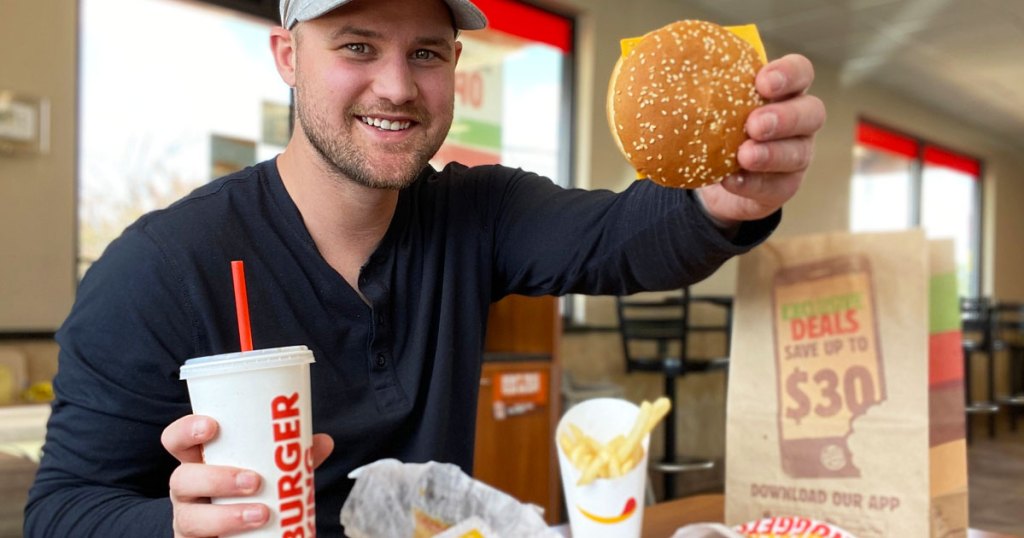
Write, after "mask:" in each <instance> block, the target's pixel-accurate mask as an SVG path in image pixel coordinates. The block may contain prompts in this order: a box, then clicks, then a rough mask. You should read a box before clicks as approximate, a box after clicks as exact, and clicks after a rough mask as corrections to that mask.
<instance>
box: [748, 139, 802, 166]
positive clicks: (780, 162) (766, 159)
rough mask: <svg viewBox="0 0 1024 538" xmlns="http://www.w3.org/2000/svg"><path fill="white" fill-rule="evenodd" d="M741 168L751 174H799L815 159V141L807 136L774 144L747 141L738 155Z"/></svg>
mask: <svg viewBox="0 0 1024 538" xmlns="http://www.w3.org/2000/svg"><path fill="white" fill-rule="evenodd" d="M736 158H737V160H739V164H740V166H741V167H742V168H743V169H744V170H748V171H751V172H776V173H780V172H781V173H787V172H799V171H802V170H806V169H807V167H808V166H810V164H811V160H812V159H813V158H814V140H813V139H812V138H811V137H808V136H805V137H800V138H787V139H785V140H775V141H773V142H756V141H754V140H747V141H745V142H743V145H741V146H740V149H739V151H738V152H737V153H736Z"/></svg>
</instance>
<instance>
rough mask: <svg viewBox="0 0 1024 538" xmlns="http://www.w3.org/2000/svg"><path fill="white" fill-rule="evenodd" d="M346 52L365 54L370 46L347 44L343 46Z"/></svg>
mask: <svg viewBox="0 0 1024 538" xmlns="http://www.w3.org/2000/svg"><path fill="white" fill-rule="evenodd" d="M344 48H345V49H346V50H350V51H352V52H357V53H359V54H365V53H367V52H370V46H369V45H367V44H366V43H348V44H346V45H345V46H344Z"/></svg>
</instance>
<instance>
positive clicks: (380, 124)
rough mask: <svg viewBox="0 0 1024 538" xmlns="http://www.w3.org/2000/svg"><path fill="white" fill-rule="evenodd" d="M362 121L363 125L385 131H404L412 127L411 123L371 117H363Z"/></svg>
mask: <svg viewBox="0 0 1024 538" xmlns="http://www.w3.org/2000/svg"><path fill="white" fill-rule="evenodd" d="M361 119H362V120H363V123H365V124H367V125H372V126H374V127H376V128H378V129H383V130H385V131H401V130H403V129H408V128H409V126H410V125H412V122H411V121H391V120H382V119H380V118H371V117H369V116H362V117H361Z"/></svg>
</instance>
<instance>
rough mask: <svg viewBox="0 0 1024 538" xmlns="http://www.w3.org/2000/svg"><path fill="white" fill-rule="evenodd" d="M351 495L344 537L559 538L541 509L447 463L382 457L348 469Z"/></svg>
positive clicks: (343, 519)
mask: <svg viewBox="0 0 1024 538" xmlns="http://www.w3.org/2000/svg"><path fill="white" fill-rule="evenodd" d="M349 478H355V479H356V484H355V487H353V488H352V493H351V494H350V495H349V496H348V499H347V500H346V501H345V505H344V506H343V507H342V508H341V524H342V525H343V526H344V527H345V534H346V535H347V536H349V538H376V537H380V536H393V537H407V536H408V537H414V538H425V537H428V536H439V537H441V538H460V537H474V538H496V537H498V536H500V537H502V538H515V537H540V538H544V537H552V538H554V537H558V536H560V535H559V534H558V533H556V532H554V531H553V530H551V529H549V528H548V525H547V523H545V522H544V519H543V518H542V517H541V509H540V508H539V507H537V506H534V505H529V504H523V503H521V502H519V501H517V500H516V499H515V498H513V497H511V496H509V495H507V494H505V493H503V492H501V491H499V490H497V489H494V488H492V487H490V486H488V485H486V484H484V483H482V482H479V481H476V480H473V479H472V478H470V477H469V476H467V475H466V474H465V473H463V472H462V470H461V469H459V467H458V466H456V465H452V464H447V463H437V462H429V463H402V462H399V461H398V460H393V459H384V460H378V461H376V462H373V463H371V464H369V465H364V466H363V467H360V468H358V469H356V470H355V471H352V473H350V474H349Z"/></svg>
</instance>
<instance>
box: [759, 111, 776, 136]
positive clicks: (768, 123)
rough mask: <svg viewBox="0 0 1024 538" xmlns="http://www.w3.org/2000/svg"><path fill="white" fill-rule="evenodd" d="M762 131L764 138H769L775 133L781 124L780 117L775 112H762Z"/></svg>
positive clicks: (760, 122)
mask: <svg viewBox="0 0 1024 538" xmlns="http://www.w3.org/2000/svg"><path fill="white" fill-rule="evenodd" d="M758 123H759V124H760V127H759V129H760V131H761V137H762V138H768V137H770V136H772V135H773V134H775V128H776V127H778V126H779V117H778V116H776V115H775V114H762V115H761V119H760V121H758Z"/></svg>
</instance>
